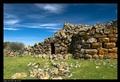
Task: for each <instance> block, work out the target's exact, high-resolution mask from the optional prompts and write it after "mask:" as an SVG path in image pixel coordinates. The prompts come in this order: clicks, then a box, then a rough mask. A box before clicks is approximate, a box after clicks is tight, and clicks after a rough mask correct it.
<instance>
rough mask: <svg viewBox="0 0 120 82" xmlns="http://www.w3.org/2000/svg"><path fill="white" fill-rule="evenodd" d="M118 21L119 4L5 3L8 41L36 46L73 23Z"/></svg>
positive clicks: (5, 35) (5, 33) (5, 29)
mask: <svg viewBox="0 0 120 82" xmlns="http://www.w3.org/2000/svg"><path fill="white" fill-rule="evenodd" d="M114 19H117V4H38V3H34V4H4V41H12V42H22V43H24V44H25V45H34V44H35V43H37V42H42V41H44V39H45V38H47V37H51V36H53V35H54V33H55V32H56V31H58V30H59V29H61V28H62V27H63V24H64V22H69V23H73V24H95V23H104V22H107V21H111V20H114Z"/></svg>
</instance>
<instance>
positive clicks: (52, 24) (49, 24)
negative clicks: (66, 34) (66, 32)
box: [40, 23, 59, 27]
mask: <svg viewBox="0 0 120 82" xmlns="http://www.w3.org/2000/svg"><path fill="white" fill-rule="evenodd" d="M58 25H59V24H54V23H48V24H41V25H40V26H45V27H49V26H50V27H51V26H58Z"/></svg>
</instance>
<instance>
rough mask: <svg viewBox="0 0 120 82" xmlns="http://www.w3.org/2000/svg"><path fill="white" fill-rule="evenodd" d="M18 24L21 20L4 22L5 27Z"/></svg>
mask: <svg viewBox="0 0 120 82" xmlns="http://www.w3.org/2000/svg"><path fill="white" fill-rule="evenodd" d="M18 22H19V20H17V19H10V20H4V24H5V25H14V24H17V23H18Z"/></svg>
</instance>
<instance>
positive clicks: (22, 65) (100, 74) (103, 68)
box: [4, 56, 117, 79]
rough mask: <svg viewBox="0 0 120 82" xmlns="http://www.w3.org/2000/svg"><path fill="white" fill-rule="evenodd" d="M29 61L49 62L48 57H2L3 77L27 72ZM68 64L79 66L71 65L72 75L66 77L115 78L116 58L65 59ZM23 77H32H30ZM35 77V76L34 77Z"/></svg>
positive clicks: (42, 63)
mask: <svg viewBox="0 0 120 82" xmlns="http://www.w3.org/2000/svg"><path fill="white" fill-rule="evenodd" d="M29 62H40V64H41V66H44V65H45V63H48V64H49V60H48V59H42V58H33V57H31V56H24V57H4V79H10V78H11V76H12V75H13V74H15V73H17V72H26V73H28V67H27V64H28V63H29ZM66 62H67V63H68V64H71V63H72V64H73V65H75V64H76V62H77V63H78V64H80V67H77V68H76V67H72V68H71V70H70V71H71V72H72V74H73V76H72V77H70V78H66V79H117V60H116V59H114V60H110V59H107V60H93V59H92V60H83V59H78V60H75V59H72V58H70V59H69V60H66ZM24 79H33V78H30V77H27V78H24ZM34 79H36V78H34Z"/></svg>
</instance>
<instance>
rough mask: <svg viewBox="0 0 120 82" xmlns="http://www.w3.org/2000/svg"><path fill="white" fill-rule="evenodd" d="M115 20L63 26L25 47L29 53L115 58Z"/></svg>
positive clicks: (116, 35)
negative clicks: (39, 41) (104, 22)
mask: <svg viewBox="0 0 120 82" xmlns="http://www.w3.org/2000/svg"><path fill="white" fill-rule="evenodd" d="M117 37H118V30H117V21H112V22H109V23H106V24H96V25H80V24H79V25H76V24H75V25H73V24H69V23H65V24H64V26H63V28H62V29H61V30H59V31H58V32H56V33H55V34H54V37H49V38H47V39H45V40H44V42H41V43H38V44H35V45H34V46H31V47H29V48H27V49H26V51H27V52H28V53H29V54H36V55H37V54H62V55H65V54H68V53H71V54H72V55H73V57H74V58H117V45H116V44H117Z"/></svg>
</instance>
